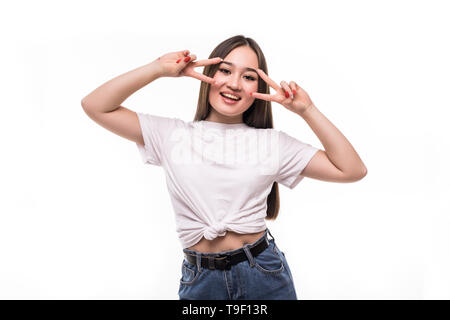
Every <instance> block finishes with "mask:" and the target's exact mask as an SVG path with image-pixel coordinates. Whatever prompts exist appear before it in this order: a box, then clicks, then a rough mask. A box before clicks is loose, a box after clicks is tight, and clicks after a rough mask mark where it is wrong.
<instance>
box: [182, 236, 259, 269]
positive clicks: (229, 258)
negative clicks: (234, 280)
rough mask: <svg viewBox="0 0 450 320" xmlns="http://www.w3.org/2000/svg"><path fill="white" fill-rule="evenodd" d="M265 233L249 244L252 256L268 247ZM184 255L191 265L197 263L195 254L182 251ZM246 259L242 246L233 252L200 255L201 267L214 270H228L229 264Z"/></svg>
mask: <svg viewBox="0 0 450 320" xmlns="http://www.w3.org/2000/svg"><path fill="white" fill-rule="evenodd" d="M267 242H268V240H267V235H266V236H265V237H264V238H263V239H262V241H260V242H259V243H255V244H254V245H253V246H249V250H250V252H251V254H252V256H253V257H256V256H257V255H258V254H260V253H261V252H263V251H264V250H265V249H266V248H267V247H268V243H267ZM184 257H185V259H186V260H187V261H189V262H190V263H191V264H193V265H197V256H196V255H195V254H190V253H186V252H185V253H184ZM245 260H247V255H246V254H245V251H244V249H243V248H240V249H239V251H238V252H236V253H233V254H220V253H219V254H217V255H210V256H208V255H201V266H202V268H206V269H210V270H214V269H218V270H230V269H231V266H233V265H235V264H237V263H239V262H241V261H245Z"/></svg>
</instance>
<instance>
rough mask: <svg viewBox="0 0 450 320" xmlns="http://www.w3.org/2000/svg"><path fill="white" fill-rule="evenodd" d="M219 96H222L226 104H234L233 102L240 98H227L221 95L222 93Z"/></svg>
mask: <svg viewBox="0 0 450 320" xmlns="http://www.w3.org/2000/svg"><path fill="white" fill-rule="evenodd" d="M220 97H221V98H222V100H223V101H224V102H225V103H227V104H235V103H238V102H239V101H240V100H238V101H236V100H233V99H228V98H225V97H224V96H222V95H220Z"/></svg>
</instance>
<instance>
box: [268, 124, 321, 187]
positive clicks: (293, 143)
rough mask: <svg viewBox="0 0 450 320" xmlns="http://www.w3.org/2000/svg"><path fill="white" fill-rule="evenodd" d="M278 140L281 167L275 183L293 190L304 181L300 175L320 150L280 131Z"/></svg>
mask: <svg viewBox="0 0 450 320" xmlns="http://www.w3.org/2000/svg"><path fill="white" fill-rule="evenodd" d="M278 138H279V140H278V142H279V159H280V161H279V164H280V167H279V171H278V173H277V176H276V178H275V181H276V182H278V183H281V184H282V185H284V186H286V187H288V188H289V189H293V188H294V187H295V186H296V185H297V184H298V183H299V182H300V181H301V180H303V178H304V177H303V176H301V175H300V174H301V173H302V171H303V169H304V168H305V167H306V166H307V165H308V163H309V161H310V160H311V158H312V157H313V156H314V155H315V154H316V152H317V151H319V149H318V148H316V147H313V146H312V145H310V144H307V143H304V142H302V141H300V140H297V139H296V138H294V137H291V136H290V135H288V134H286V133H285V132H283V131H279V135H278Z"/></svg>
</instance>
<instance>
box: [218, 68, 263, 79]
mask: <svg viewBox="0 0 450 320" xmlns="http://www.w3.org/2000/svg"><path fill="white" fill-rule="evenodd" d="M219 71H220V72H223V73H225V74H226V73H227V72H230V70H227V69H219ZM246 77H247V78H248V79H249V80H250V81H255V80H256V79H255V78H254V77H252V76H246Z"/></svg>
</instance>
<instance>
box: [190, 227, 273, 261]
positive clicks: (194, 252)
mask: <svg viewBox="0 0 450 320" xmlns="http://www.w3.org/2000/svg"><path fill="white" fill-rule="evenodd" d="M267 234H270V236H271V237H272V240H274V241H275V238H274V237H273V236H272V234H271V233H270V230H269V228H266V230H265V232H264V234H263V235H262V236H261V237H260V238H259V239H258V240H256V241H255V242H253V243H250V244H248V245H247V244H246V245H245V246H254V245H257V244H259V243H260V242H261V241H269V239H268V237H267ZM266 239H267V240H266ZM243 249H244V246H243V247H240V248H238V249H234V250H229V251H220V252H198V251H194V250H190V249H188V248H184V249H183V252H184V253H190V254H194V255H202V256H219V255H225V254H227V255H228V254H234V253H237V252H240V251H242V250H243Z"/></svg>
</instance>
